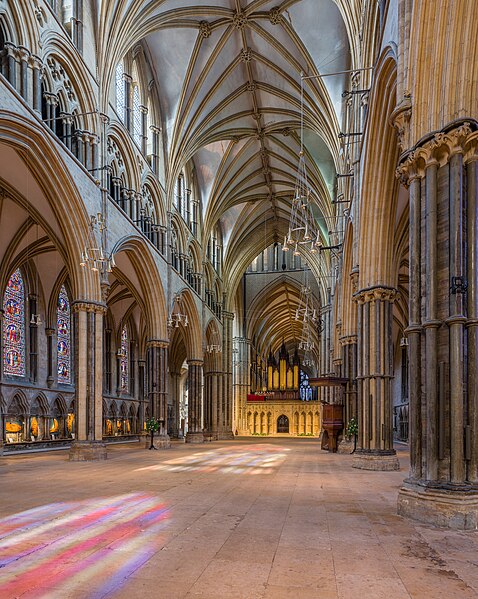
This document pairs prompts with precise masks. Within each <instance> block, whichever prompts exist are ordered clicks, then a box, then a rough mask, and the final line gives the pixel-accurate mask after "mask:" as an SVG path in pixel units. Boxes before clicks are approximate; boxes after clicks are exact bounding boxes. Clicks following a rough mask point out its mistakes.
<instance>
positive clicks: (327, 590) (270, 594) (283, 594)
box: [264, 584, 357, 599]
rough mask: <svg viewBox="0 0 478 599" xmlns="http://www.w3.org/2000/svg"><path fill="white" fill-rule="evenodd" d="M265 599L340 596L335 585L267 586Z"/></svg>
mask: <svg viewBox="0 0 478 599" xmlns="http://www.w3.org/2000/svg"><path fill="white" fill-rule="evenodd" d="M264 599H338V595H337V590H336V589H335V584H334V585H327V586H324V587H319V588H311V587H307V588H299V587H285V586H275V585H267V589H266V593H265V595H264ZM356 599H357V598H356Z"/></svg>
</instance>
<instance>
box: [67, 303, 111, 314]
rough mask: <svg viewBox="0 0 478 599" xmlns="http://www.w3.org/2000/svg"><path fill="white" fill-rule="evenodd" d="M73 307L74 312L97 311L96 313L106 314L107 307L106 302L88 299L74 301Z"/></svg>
mask: <svg viewBox="0 0 478 599" xmlns="http://www.w3.org/2000/svg"><path fill="white" fill-rule="evenodd" d="M71 309H72V311H73V312H76V313H78V312H95V313H96V314H106V312H107V309H108V308H107V307H106V305H105V304H100V303H98V302H90V301H88V300H78V301H75V302H72V304H71Z"/></svg>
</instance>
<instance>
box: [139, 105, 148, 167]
mask: <svg viewBox="0 0 478 599" xmlns="http://www.w3.org/2000/svg"><path fill="white" fill-rule="evenodd" d="M139 110H140V112H141V152H142V154H143V156H146V153H147V151H148V133H147V131H148V108H147V106H143V105H141V106H140V107H139Z"/></svg>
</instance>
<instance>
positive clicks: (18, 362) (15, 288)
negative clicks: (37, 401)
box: [3, 269, 25, 376]
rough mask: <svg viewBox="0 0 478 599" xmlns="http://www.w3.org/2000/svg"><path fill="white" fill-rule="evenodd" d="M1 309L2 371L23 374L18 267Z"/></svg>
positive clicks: (22, 312) (22, 288) (21, 295)
mask: <svg viewBox="0 0 478 599" xmlns="http://www.w3.org/2000/svg"><path fill="white" fill-rule="evenodd" d="M3 310H4V317H3V348H4V349H3V372H4V373H5V374H6V375H9V376H25V285H24V282H23V278H22V274H21V272H20V269H17V270H16V271H15V272H14V273H13V274H12V276H11V277H10V279H9V281H8V283H7V288H6V290H5V294H4V296H3Z"/></svg>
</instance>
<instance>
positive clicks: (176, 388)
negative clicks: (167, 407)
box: [170, 372, 182, 437]
mask: <svg viewBox="0 0 478 599" xmlns="http://www.w3.org/2000/svg"><path fill="white" fill-rule="evenodd" d="M180 383H181V374H180V373H179V372H170V385H171V395H170V397H171V400H172V404H173V410H174V420H175V425H174V431H173V436H174V437H179V431H180V430H182V428H181V410H180V407H181V389H180Z"/></svg>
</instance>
